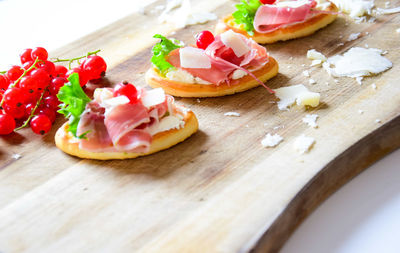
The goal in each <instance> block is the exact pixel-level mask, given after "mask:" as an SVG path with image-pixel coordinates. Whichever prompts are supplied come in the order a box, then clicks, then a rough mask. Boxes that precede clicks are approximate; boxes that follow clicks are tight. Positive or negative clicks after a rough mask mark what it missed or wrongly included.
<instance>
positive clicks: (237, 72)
mask: <svg viewBox="0 0 400 253" xmlns="http://www.w3.org/2000/svg"><path fill="white" fill-rule="evenodd" d="M245 75H247V73H246V71H243V70H241V69H237V70H235V71H234V72H233V74H232V79H233V80H236V79H239V78H242V77H244V76H245Z"/></svg>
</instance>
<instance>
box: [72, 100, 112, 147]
mask: <svg viewBox="0 0 400 253" xmlns="http://www.w3.org/2000/svg"><path fill="white" fill-rule="evenodd" d="M104 111H105V109H104V108H103V107H100V105H99V104H98V103H97V102H94V101H92V102H90V103H88V104H87V105H86V108H85V111H84V112H83V113H82V115H81V119H80V121H79V123H78V129H77V132H76V134H77V135H78V136H81V135H83V134H85V138H83V139H81V141H80V142H79V147H80V148H81V149H85V150H89V151H97V152H107V151H111V150H113V149H114V148H113V146H112V141H111V138H110V136H109V135H108V132H107V128H106V126H105V125H104Z"/></svg>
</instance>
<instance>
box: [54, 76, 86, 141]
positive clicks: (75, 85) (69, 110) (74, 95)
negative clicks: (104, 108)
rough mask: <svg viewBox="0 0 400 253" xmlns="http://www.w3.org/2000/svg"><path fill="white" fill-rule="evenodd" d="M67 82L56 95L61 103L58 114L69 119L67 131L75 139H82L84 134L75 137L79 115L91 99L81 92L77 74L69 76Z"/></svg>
mask: <svg viewBox="0 0 400 253" xmlns="http://www.w3.org/2000/svg"><path fill="white" fill-rule="evenodd" d="M68 81H69V82H68V83H66V84H65V85H64V86H63V87H61V88H60V91H59V92H58V94H57V97H58V100H60V101H61V102H62V104H60V108H61V109H60V110H58V112H59V113H61V114H64V116H65V117H66V118H68V119H69V122H68V124H69V128H68V130H69V131H70V132H71V133H72V134H73V135H74V136H75V137H77V138H80V139H82V138H84V136H85V134H86V133H85V134H82V135H81V136H76V131H77V128H78V123H79V120H80V119H81V114H82V112H83V111H84V110H85V107H86V104H87V103H89V102H90V101H91V99H90V98H89V97H88V96H87V95H86V94H85V92H84V91H83V90H82V87H81V85H80V83H79V75H78V74H77V73H73V74H72V75H70V76H69V77H68Z"/></svg>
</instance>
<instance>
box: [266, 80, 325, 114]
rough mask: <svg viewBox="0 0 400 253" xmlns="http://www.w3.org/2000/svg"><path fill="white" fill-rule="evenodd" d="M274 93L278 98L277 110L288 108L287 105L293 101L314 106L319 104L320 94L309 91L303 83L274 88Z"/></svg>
mask: <svg viewBox="0 0 400 253" xmlns="http://www.w3.org/2000/svg"><path fill="white" fill-rule="evenodd" d="M274 91H275V95H276V96H277V97H278V98H279V99H280V101H279V102H278V108H279V110H289V109H288V107H289V106H291V105H293V104H294V103H295V102H296V103H297V105H303V106H306V105H309V106H312V107H316V106H318V105H319V100H320V94H319V93H316V92H311V91H309V90H308V89H307V88H306V87H305V86H304V85H302V84H298V85H293V86H289V87H282V88H279V89H275V90H274Z"/></svg>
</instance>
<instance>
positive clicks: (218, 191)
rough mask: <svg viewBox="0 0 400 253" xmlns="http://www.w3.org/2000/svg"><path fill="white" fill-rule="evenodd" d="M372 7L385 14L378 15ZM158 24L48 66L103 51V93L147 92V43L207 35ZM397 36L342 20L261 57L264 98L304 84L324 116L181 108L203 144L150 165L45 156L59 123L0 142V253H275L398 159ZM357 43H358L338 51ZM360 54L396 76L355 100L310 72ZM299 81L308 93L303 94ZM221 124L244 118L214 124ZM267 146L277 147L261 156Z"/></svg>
mask: <svg viewBox="0 0 400 253" xmlns="http://www.w3.org/2000/svg"><path fill="white" fill-rule="evenodd" d="M163 2H164V1H158V2H156V3H155V4H153V5H152V6H150V7H149V10H150V9H151V8H154V7H155V6H156V5H159V4H161V3H163ZM376 2H377V5H378V6H380V7H383V5H384V1H376ZM233 3H235V1H211V0H207V1H206V0H204V1H196V3H194V8H195V9H198V10H204V11H213V12H214V13H216V14H218V15H219V16H220V17H222V16H223V15H226V14H228V13H229V12H231V11H232V10H233V7H232V5H233ZM392 5H393V6H399V5H400V1H398V0H397V1H392ZM156 17H157V14H154V13H151V12H150V11H146V12H145V15H143V14H139V13H136V14H132V15H130V16H128V17H126V18H123V19H122V20H120V21H118V22H116V23H114V24H111V25H110V26H108V27H105V28H102V29H100V30H98V31H96V32H95V33H93V34H90V35H88V36H87V37H84V38H82V39H80V40H78V41H76V42H74V43H72V44H70V45H67V46H65V47H63V48H61V49H59V50H57V51H55V52H52V53H51V55H52V56H59V57H66V56H76V55H81V54H82V53H84V52H87V51H91V50H94V49H97V48H101V49H102V56H104V57H105V58H106V61H107V62H108V63H109V67H110V70H109V71H108V73H107V79H106V80H105V83H107V84H109V85H114V84H116V83H117V82H119V81H121V80H129V81H132V82H134V83H135V84H137V85H141V86H145V85H146V84H145V82H144V72H145V71H146V70H147V69H148V68H149V67H150V62H149V59H150V50H151V47H152V45H153V44H154V42H155V40H154V39H152V38H151V37H152V35H153V34H155V33H163V34H164V35H169V34H171V32H174V34H173V37H174V38H178V39H181V40H184V41H186V42H188V43H193V41H194V39H193V35H194V34H195V33H197V32H199V31H201V30H204V29H213V28H214V24H215V22H211V23H208V24H205V25H197V26H191V27H188V28H185V29H180V30H176V29H174V27H173V26H172V25H170V24H162V25H160V24H158V21H157V18H156ZM399 24H400V16H399V15H397V14H394V15H384V16H379V17H378V18H377V20H376V22H374V23H362V24H355V23H354V22H353V21H352V20H350V19H348V18H346V17H345V16H341V17H339V18H338V19H337V20H336V21H335V22H334V23H333V24H331V25H329V26H328V27H327V28H325V29H323V30H321V31H319V32H317V33H316V34H314V35H312V36H309V37H306V38H303V39H298V40H292V41H288V42H281V43H277V44H273V45H268V46H267V49H268V51H269V52H270V54H271V55H272V56H273V57H274V58H275V59H277V61H278V62H279V64H280V73H279V74H278V76H276V77H275V78H273V79H272V80H271V81H269V82H268V83H267V84H268V85H269V86H270V87H271V88H278V87H283V86H290V85H294V84H299V83H303V84H305V85H306V86H307V87H308V88H309V89H310V90H312V91H315V92H320V93H321V101H322V103H321V104H320V106H318V107H317V108H314V109H308V110H306V109H304V108H300V107H293V108H292V109H291V110H290V111H279V110H278V108H277V105H276V103H275V102H276V101H277V99H276V98H275V97H274V96H273V95H270V94H269V93H268V92H267V91H266V90H265V89H264V88H262V87H259V88H255V89H252V90H249V91H247V92H243V93H240V94H237V95H232V96H226V97H221V98H209V99H201V100H198V99H179V98H178V99H177V102H178V103H181V104H184V105H186V106H187V107H189V108H191V109H192V110H193V111H194V112H195V113H196V115H197V116H198V118H199V122H200V131H199V132H198V133H196V134H195V135H194V136H192V137H191V138H189V139H188V140H187V141H185V142H183V143H181V144H179V145H177V146H175V147H173V148H171V149H168V150H166V151H163V152H159V153H157V154H154V155H150V156H147V157H142V158H138V159H132V160H124V161H107V162H104V161H94V160H81V159H77V158H74V157H71V156H68V155H66V154H64V153H63V152H61V151H59V150H58V149H57V148H56V147H55V145H54V139H53V138H54V133H55V131H56V128H57V127H59V126H61V124H62V123H63V120H62V119H61V118H59V119H58V120H57V122H56V125H55V127H54V128H53V130H52V131H51V132H50V134H48V135H46V136H44V137H42V138H41V137H38V136H36V135H34V134H32V133H31V132H30V130H24V131H21V132H20V133H18V134H12V135H10V136H5V137H1V138H0V143H1V146H0V231H1V233H0V252H2V253H9V252H10V253H11V252H13V253H14V252H250V251H252V252H276V251H278V250H279V248H280V247H281V246H282V244H283V243H284V242H285V240H286V239H287V238H288V237H289V236H290V234H291V233H292V231H293V230H294V229H295V228H296V226H297V225H298V224H299V223H300V222H301V221H302V220H303V219H304V218H305V217H306V216H307V215H308V214H309V213H310V212H312V210H313V209H314V208H315V207H316V206H317V205H318V204H319V203H320V202H321V201H323V200H324V199H325V198H326V197H327V196H329V195H330V194H331V193H332V192H334V191H335V190H336V189H337V188H339V187H340V186H341V185H343V184H344V183H346V182H347V181H349V180H350V179H351V178H352V177H354V176H355V175H357V174H358V173H359V172H360V171H362V170H363V169H365V168H367V167H368V166H369V165H370V164H372V163H373V162H375V161H376V160H378V159H380V158H381V157H383V156H384V155H386V154H387V153H389V152H391V151H393V150H394V149H396V148H398V147H399V146H400V96H399V95H400V85H399V77H398V73H399V72H400V50H399V43H398V41H399V34H397V33H396V32H395V30H396V29H397V28H399ZM355 32H361V33H362V35H361V38H359V39H357V40H355V41H350V42H349V41H347V38H348V36H349V35H350V34H351V33H355ZM341 42H343V43H344V44H343V45H338V44H339V43H341ZM365 44H368V46H369V47H376V48H380V49H383V50H388V54H387V55H386V57H387V58H388V59H390V60H391V61H392V62H393V68H392V69H391V70H389V71H387V72H385V73H383V74H380V75H377V76H374V77H368V78H365V80H364V81H363V85H361V86H360V85H359V84H357V83H356V82H355V80H354V79H351V78H338V81H339V82H338V83H335V82H334V79H333V78H331V77H329V76H328V75H327V73H326V72H325V71H324V70H322V69H321V68H319V67H309V65H310V60H308V59H306V52H307V50H309V49H311V48H315V49H316V50H317V51H320V52H322V53H324V54H325V55H327V56H332V55H335V54H339V53H343V52H345V51H346V50H348V49H349V48H351V47H353V46H362V47H364V46H365ZM303 64H305V65H303ZM306 69H307V70H309V71H310V73H311V77H312V78H313V79H314V80H316V81H317V84H315V85H309V84H308V78H306V77H304V76H303V75H302V72H303V71H304V70H306ZM372 83H376V86H377V89H376V90H375V89H372V88H371V84H372ZM359 110H362V111H363V112H364V113H362V114H360V113H359ZM229 111H236V112H239V113H240V114H241V116H240V117H226V116H224V113H225V112H229ZM309 113H316V114H318V115H319V116H320V118H319V119H318V125H319V127H318V128H316V129H314V128H310V127H308V126H307V125H305V124H304V123H302V121H301V119H302V118H303V117H304V116H305V115H306V114H309ZM377 119H379V120H380V122H379V123H378V122H376V120H377ZM277 127H278V128H277ZM266 133H278V134H279V135H281V136H283V137H284V141H283V142H282V143H281V144H280V145H279V146H277V147H276V148H272V149H267V148H263V147H262V146H261V144H260V141H261V139H262V138H263V137H264V136H265V134H266ZM301 134H305V135H307V136H312V137H314V138H315V139H316V144H315V145H314V147H313V149H312V150H311V151H310V152H309V153H307V154H304V155H301V154H299V153H297V152H296V151H295V150H294V148H293V142H294V140H295V139H296V137H297V136H299V135H301ZM13 154H20V155H21V156H22V157H21V158H20V159H15V158H13Z"/></svg>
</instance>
